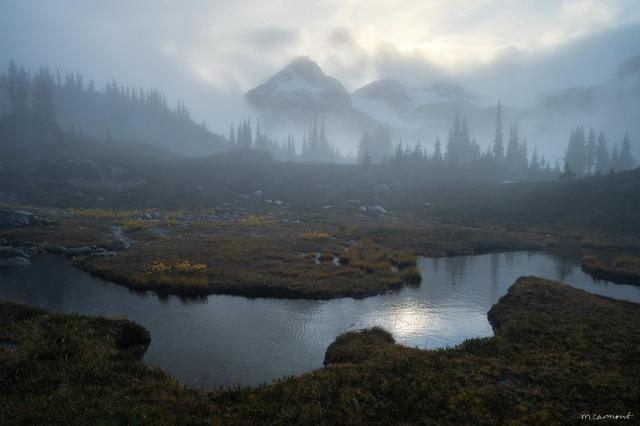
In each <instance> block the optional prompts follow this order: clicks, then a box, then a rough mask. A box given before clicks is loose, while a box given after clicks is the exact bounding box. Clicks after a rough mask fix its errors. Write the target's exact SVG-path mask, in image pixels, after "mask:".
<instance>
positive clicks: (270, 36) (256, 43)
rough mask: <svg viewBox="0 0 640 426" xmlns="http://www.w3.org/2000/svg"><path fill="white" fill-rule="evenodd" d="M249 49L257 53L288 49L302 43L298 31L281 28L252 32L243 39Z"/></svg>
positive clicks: (268, 28) (260, 29)
mask: <svg viewBox="0 0 640 426" xmlns="http://www.w3.org/2000/svg"><path fill="white" fill-rule="evenodd" d="M242 38H243V40H244V42H245V43H246V44H247V46H248V47H249V48H252V49H255V50H257V51H265V50H267V51H270V50H274V49H287V48H289V47H290V46H292V45H295V44H297V43H298V42H299V41H300V34H299V33H298V31H295V30H290V29H286V28H280V27H267V28H259V29H255V30H251V31H249V32H247V33H246V34H244V36H243V37H242Z"/></svg>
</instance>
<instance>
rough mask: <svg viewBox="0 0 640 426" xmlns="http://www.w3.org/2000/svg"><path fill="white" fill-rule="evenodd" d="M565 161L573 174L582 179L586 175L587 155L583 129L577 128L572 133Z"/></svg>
mask: <svg viewBox="0 0 640 426" xmlns="http://www.w3.org/2000/svg"><path fill="white" fill-rule="evenodd" d="M565 161H566V162H567V165H568V166H569V168H570V170H571V171H572V173H574V174H575V175H576V176H578V177H581V176H582V175H583V174H584V171H585V167H586V163H587V155H586V144H585V140H584V130H583V128H582V127H576V129H575V130H574V131H573V132H572V133H571V138H570V139H569V145H568V146H567V154H566V157H565Z"/></svg>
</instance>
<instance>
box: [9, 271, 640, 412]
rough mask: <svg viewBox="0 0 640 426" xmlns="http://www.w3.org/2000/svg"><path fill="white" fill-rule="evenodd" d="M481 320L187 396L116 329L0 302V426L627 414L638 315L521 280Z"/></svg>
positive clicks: (633, 307) (373, 338)
mask: <svg viewBox="0 0 640 426" xmlns="http://www.w3.org/2000/svg"><path fill="white" fill-rule="evenodd" d="M567 300H570V301H571V303H567ZM489 319H490V322H491V324H492V325H493V327H494V330H495V335H494V336H493V337H490V338H483V339H471V340H467V341H465V342H464V343H463V344H461V345H459V346H457V347H455V348H449V349H442V350H434V351H429V350H420V349H415V348H408V347H404V346H400V345H397V344H396V343H395V342H394V340H393V337H392V336H391V335H390V334H389V333H387V332H386V331H384V330H381V329H371V330H363V331H358V332H351V333H347V334H344V335H342V336H339V337H338V338H337V339H336V340H335V342H334V343H332V344H331V345H330V346H329V348H328V349H327V352H326V354H325V367H324V368H320V369H318V370H315V371H312V372H310V373H308V374H304V375H302V376H299V377H289V378H284V379H282V380H278V381H276V382H274V383H273V384H271V385H269V386H263V387H260V388H247V387H243V386H234V387H233V388H228V389H223V390H213V391H200V390H193V389H187V388H185V387H184V386H182V385H180V384H179V383H177V382H176V381H175V380H173V379H172V378H170V377H169V376H168V375H166V374H165V373H164V372H162V371H161V370H158V369H154V368H149V367H146V366H144V365H143V364H142V363H140V362H139V361H138V360H137V359H136V357H135V356H134V354H133V353H132V352H131V351H129V350H128V349H127V348H130V347H132V346H135V345H136V344H137V343H140V342H142V343H143V344H144V341H145V339H144V333H140V332H139V330H138V331H136V330H130V332H129V333H124V331H123V330H122V326H121V325H120V324H121V321H119V320H116V321H114V320H107V319H100V318H87V317H81V316H77V315H61V314H52V313H47V312H44V311H40V310H37V309H33V308H29V307H26V306H21V305H14V304H9V303H0V335H1V336H5V337H6V338H7V339H11V341H12V342H16V343H17V347H18V350H17V351H15V352H9V351H4V350H2V349H0V383H4V384H6V386H2V387H0V404H1V405H0V408H1V409H0V423H1V424H64V425H80V424H141V425H165V424H166V425H169V424H182V425H200V424H265V423H269V424H296V425H299V424H314V425H315V424H373V423H375V424H414V423H420V424H422V423H426V424H434V425H436V424H437V425H460V424H545V425H546V424H550V425H553V424H581V423H583V421H582V417H581V416H582V414H584V413H599V414H600V413H602V414H621V415H626V414H627V413H629V412H630V413H632V415H634V416H635V413H638V412H639V411H640V402H639V401H640V379H639V377H640V368H639V367H638V363H637V360H638V359H640V331H639V330H640V305H638V304H634V303H629V302H623V301H616V300H612V299H607V298H604V297H599V296H595V295H592V294H588V293H585V292H583V291H580V290H576V289H573V288H571V287H568V286H564V285H560V284H557V283H552V282H549V281H546V280H542V279H538V278H533V277H526V278H520V279H519V280H518V281H517V282H516V284H515V285H514V286H513V287H512V288H511V289H510V291H509V293H508V294H507V295H505V296H504V297H503V298H501V299H500V301H499V302H498V303H497V304H496V305H495V306H494V307H493V308H492V309H491V311H490V313H489ZM123 334H128V337H127V338H126V339H125V338H122V337H120V336H122V335H123ZM146 341H147V342H148V340H146ZM214 367H215V366H214Z"/></svg>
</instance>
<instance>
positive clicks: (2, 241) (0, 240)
mask: <svg viewBox="0 0 640 426" xmlns="http://www.w3.org/2000/svg"><path fill="white" fill-rule="evenodd" d="M7 244H8V241H7V239H6V238H0V246H6V245H7Z"/></svg>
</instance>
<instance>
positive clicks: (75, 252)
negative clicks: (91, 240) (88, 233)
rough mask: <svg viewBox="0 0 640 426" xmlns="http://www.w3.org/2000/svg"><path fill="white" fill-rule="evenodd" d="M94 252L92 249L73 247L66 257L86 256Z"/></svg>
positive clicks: (66, 252) (69, 249) (68, 250)
mask: <svg viewBox="0 0 640 426" xmlns="http://www.w3.org/2000/svg"><path fill="white" fill-rule="evenodd" d="M92 251H93V249H92V248H91V247H73V248H68V249H67V251H65V253H64V254H65V256H69V257H71V256H85V255H87V254H90V253H91V252H92Z"/></svg>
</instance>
